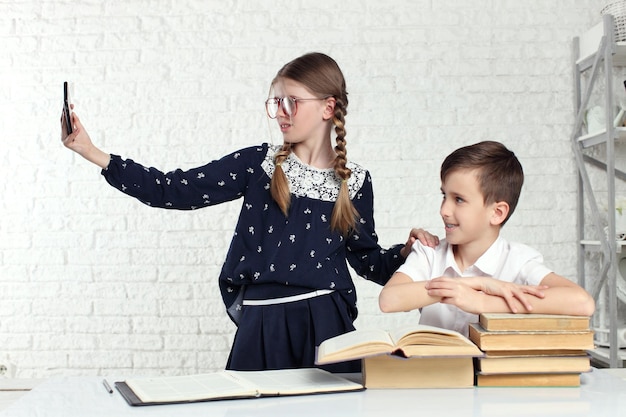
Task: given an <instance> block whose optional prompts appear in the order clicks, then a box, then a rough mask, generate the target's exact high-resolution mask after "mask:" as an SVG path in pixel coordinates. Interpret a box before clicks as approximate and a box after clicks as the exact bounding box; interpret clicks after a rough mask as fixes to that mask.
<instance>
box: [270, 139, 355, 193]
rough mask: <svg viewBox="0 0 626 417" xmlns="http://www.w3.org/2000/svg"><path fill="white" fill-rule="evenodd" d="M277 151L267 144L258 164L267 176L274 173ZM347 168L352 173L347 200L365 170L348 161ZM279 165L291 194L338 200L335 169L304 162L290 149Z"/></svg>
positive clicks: (339, 181)
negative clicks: (265, 152)
mask: <svg viewBox="0 0 626 417" xmlns="http://www.w3.org/2000/svg"><path fill="white" fill-rule="evenodd" d="M278 150H280V146H279V145H273V146H272V145H270V146H269V147H268V150H267V154H266V155H265V160H264V161H263V162H262V164H261V165H262V167H263V170H264V171H265V172H266V173H267V175H268V176H269V177H270V178H271V177H272V175H273V174H274V168H275V166H274V155H275V154H276V152H277V151H278ZM347 167H348V168H350V169H351V170H352V175H350V178H349V179H348V190H349V191H350V199H353V198H354V196H355V195H356V193H357V192H358V191H359V190H360V189H361V187H362V186H363V182H364V181H365V177H366V171H365V169H364V168H363V167H361V166H360V165H358V164H355V163H353V162H350V161H348V163H347ZM282 168H283V171H284V172H285V175H287V179H288V180H289V190H290V191H291V193H292V194H294V195H297V196H301V197H309V198H312V199H316V200H322V201H336V200H337V196H338V195H339V186H340V185H341V178H339V177H338V176H337V175H335V170H334V169H332V168H327V169H319V168H315V167H312V166H309V165H306V164H305V163H303V162H302V161H300V159H298V157H297V156H296V155H295V154H294V153H293V152H292V153H290V154H289V156H288V157H287V158H286V159H285V161H284V162H283V163H282Z"/></svg>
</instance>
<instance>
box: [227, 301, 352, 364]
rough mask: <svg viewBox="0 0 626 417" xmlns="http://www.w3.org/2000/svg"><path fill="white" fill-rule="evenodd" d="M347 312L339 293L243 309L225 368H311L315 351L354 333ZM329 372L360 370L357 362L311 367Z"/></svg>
mask: <svg viewBox="0 0 626 417" xmlns="http://www.w3.org/2000/svg"><path fill="white" fill-rule="evenodd" d="M352 321H353V319H352V317H351V312H350V308H349V307H348V305H347V304H346V301H345V300H343V299H342V297H341V294H340V293H339V292H333V293H330V294H327V295H321V296H318V297H314V298H309V299H306V300H300V301H294V302H289V303H282V304H271V305H261V306H257V305H244V306H243V311H242V315H241V320H240V322H239V327H238V329H237V333H236V335H235V340H234V342H233V346H232V349H231V352H230V357H229V358H228V364H227V365H226V368H227V369H233V370H239V371H257V370H266V369H288V368H311V367H316V366H315V364H314V361H315V347H316V346H318V345H319V344H320V343H321V342H323V341H324V340H326V339H328V338H330V337H333V336H337V335H339V334H343V333H346V332H349V331H351V330H354V325H353V324H352ZM317 367H318V368H322V369H326V370H328V371H330V372H346V373H348V372H360V370H361V362H360V361H358V360H357V361H350V362H342V363H337V364H332V365H325V366H317Z"/></svg>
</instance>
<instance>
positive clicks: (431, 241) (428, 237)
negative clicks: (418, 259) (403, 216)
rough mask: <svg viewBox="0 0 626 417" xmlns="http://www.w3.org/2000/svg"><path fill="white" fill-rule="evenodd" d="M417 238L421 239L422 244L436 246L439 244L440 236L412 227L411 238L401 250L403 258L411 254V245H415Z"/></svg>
mask: <svg viewBox="0 0 626 417" xmlns="http://www.w3.org/2000/svg"><path fill="white" fill-rule="evenodd" d="M416 240H419V241H420V242H421V243H422V245H424V246H429V247H431V248H434V247H435V246H437V245H438V244H439V238H438V237H437V236H435V235H432V234H430V233H429V232H427V231H426V230H424V229H411V232H410V233H409V238H408V240H407V241H406V243H405V244H404V247H403V248H402V250H401V251H400V254H401V255H402V257H403V258H406V257H407V256H409V253H411V246H413V244H414V243H415V241H416Z"/></svg>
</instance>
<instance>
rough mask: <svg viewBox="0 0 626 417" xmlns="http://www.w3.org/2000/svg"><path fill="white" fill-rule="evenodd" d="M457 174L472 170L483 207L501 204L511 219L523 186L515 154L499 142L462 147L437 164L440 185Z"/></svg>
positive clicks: (520, 169) (520, 170)
mask: <svg viewBox="0 0 626 417" xmlns="http://www.w3.org/2000/svg"><path fill="white" fill-rule="evenodd" d="M459 170H476V171H477V173H476V176H477V179H478V187H479V188H480V190H481V192H482V194H483V199H484V202H485V204H491V203H495V202H498V201H504V202H506V203H508V205H509V214H508V216H507V217H506V219H504V221H503V222H502V225H504V223H506V221H507V220H508V219H509V218H510V217H511V215H512V214H513V211H515V207H516V206H517V202H518V200H519V196H520V193H521V192H522V185H523V184H524V171H523V169H522V164H521V163H520V162H519V160H518V159H517V157H516V156H515V154H514V153H513V152H512V151H510V150H509V149H507V148H506V147H505V146H504V145H503V144H501V143H500V142H495V141H484V142H479V143H475V144H473V145H469V146H464V147H462V148H459V149H457V150H455V151H454V152H452V153H451V154H450V155H448V156H447V157H446V159H445V160H444V161H443V163H442V164H441V174H440V177H441V182H444V181H445V179H446V178H447V177H448V175H449V174H451V173H452V172H455V171H459Z"/></svg>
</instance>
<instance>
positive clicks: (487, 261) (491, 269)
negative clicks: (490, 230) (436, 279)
mask: <svg viewBox="0 0 626 417" xmlns="http://www.w3.org/2000/svg"><path fill="white" fill-rule="evenodd" d="M505 245H506V242H505V241H504V239H503V238H502V237H500V236H498V237H497V239H496V240H495V242H493V243H492V244H491V246H489V248H488V249H487V250H486V251H485V253H483V254H482V256H481V257H480V258H478V260H477V261H476V262H475V263H474V265H472V266H470V267H469V268H467V269H468V270H469V269H470V268H472V269H478V270H480V272H482V273H484V274H485V275H487V276H491V277H492V276H494V274H495V273H496V271H497V270H498V264H499V262H500V253H502V250H503V247H504V246H505ZM447 246H448V247H447V250H446V263H445V265H446V268H445V269H446V270H449V269H453V270H454V271H455V272H456V274H457V275H459V276H461V275H463V271H459V267H458V266H457V264H456V261H455V260H454V253H453V251H452V245H450V244H448V245H447Z"/></svg>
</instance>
